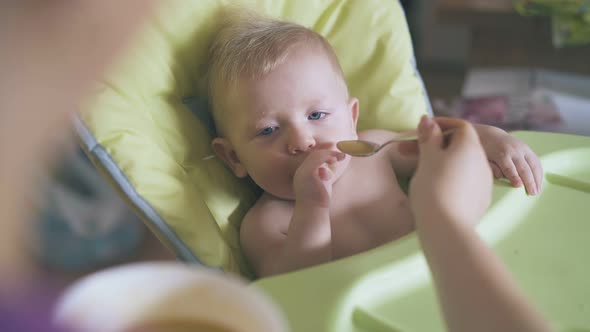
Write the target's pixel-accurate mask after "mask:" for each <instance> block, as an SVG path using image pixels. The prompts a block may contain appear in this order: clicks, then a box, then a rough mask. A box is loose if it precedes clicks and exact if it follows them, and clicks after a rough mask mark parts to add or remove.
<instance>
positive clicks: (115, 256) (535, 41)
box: [31, 0, 590, 287]
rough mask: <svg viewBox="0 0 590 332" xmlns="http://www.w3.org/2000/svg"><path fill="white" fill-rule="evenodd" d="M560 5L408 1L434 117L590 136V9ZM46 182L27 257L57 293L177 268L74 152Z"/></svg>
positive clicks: (508, 0)
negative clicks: (149, 267)
mask: <svg viewBox="0 0 590 332" xmlns="http://www.w3.org/2000/svg"><path fill="white" fill-rule="evenodd" d="M560 2H561V1H555V0H545V1H544V0H536V1H535V0H528V1H527V0H522V1H520V0H516V1H512V0H438V1H435V0H402V1H401V3H402V5H403V6H404V9H405V11H406V15H407V18H408V23H409V27H410V31H411V34H412V38H413V43H414V49H415V54H416V60H417V65H418V69H419V71H420V73H421V75H422V77H423V79H424V82H425V85H426V88H427V90H428V93H429V97H430V100H431V103H432V105H433V109H434V112H435V114H438V115H452V116H457V117H462V118H465V119H468V120H470V121H473V122H478V123H486V124H492V125H496V126H499V127H502V128H504V129H507V130H544V131H555V132H564V133H575V134H580V135H590V60H589V59H590V9H589V8H590V3H589V2H590V1H578V2H575V1H573V2H575V3H576V5H570V6H563V5H561V4H560ZM573 2H572V1H569V3H573ZM40 173H42V174H43V175H41V176H43V177H44V181H45V183H47V186H46V190H45V191H44V192H42V193H36V195H41V196H43V197H42V198H43V199H41V200H37V199H33V198H32V200H31V201H32V202H41V203H36V204H34V206H33V208H35V209H36V210H37V211H38V215H39V217H38V219H37V220H35V228H36V230H37V233H38V236H39V241H38V244H37V245H35V247H32V248H31V250H32V251H34V252H36V253H37V257H39V262H40V266H41V270H42V271H44V272H45V273H46V274H47V275H49V276H51V277H52V279H53V280H55V282H56V283H57V285H58V287H60V286H67V285H68V284H70V283H71V282H72V281H74V280H76V279H77V278H79V277H81V276H84V275H86V274H88V273H90V272H93V271H96V270H97V269H100V268H104V267H107V266H112V265H116V264H121V263H128V262H135V261H143V260H174V259H175V258H174V256H173V255H172V254H171V253H170V252H169V251H167V250H166V249H165V248H164V246H163V245H162V244H161V243H159V242H158V240H157V239H155V238H154V237H153V235H151V233H150V232H149V231H148V230H147V229H146V228H145V226H144V225H143V224H142V223H141V222H139V221H138V219H137V218H136V217H135V216H134V215H133V214H132V213H131V212H130V211H129V210H128V209H127V208H126V206H125V205H124V204H123V202H122V201H120V199H119V198H118V196H117V195H116V194H115V193H114V192H113V191H112V190H111V188H110V186H109V185H108V184H107V183H105V181H104V180H103V178H102V177H101V176H100V175H99V174H98V173H97V171H96V170H95V169H94V168H93V166H92V165H91V163H90V162H89V161H88V160H87V159H86V157H85V156H84V154H83V153H82V152H81V151H80V150H79V149H78V148H76V147H72V148H71V149H70V150H69V152H68V153H67V154H66V155H64V156H63V158H62V160H61V161H60V162H59V163H58V164H57V165H55V167H54V168H53V169H52V170H51V171H49V172H47V171H45V172H40Z"/></svg>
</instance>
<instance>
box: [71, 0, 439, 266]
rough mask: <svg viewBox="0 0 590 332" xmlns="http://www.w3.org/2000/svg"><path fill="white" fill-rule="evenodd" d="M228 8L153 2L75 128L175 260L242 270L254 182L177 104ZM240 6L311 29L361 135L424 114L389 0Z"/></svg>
mask: <svg viewBox="0 0 590 332" xmlns="http://www.w3.org/2000/svg"><path fill="white" fill-rule="evenodd" d="M226 3H228V1H213V0H199V1H186V0H176V1H170V0H169V1H163V2H162V8H161V9H160V10H159V11H158V13H157V14H156V15H155V17H153V18H152V19H151V20H150V21H149V22H148V24H147V25H146V27H145V29H143V30H142V32H141V33H140V35H139V37H138V39H137V40H136V41H135V42H134V43H133V45H132V47H131V48H130V50H129V51H128V52H127V53H126V54H125V56H124V57H123V59H122V61H121V62H120V63H118V65H117V66H115V68H114V70H113V71H112V72H111V73H109V74H108V75H107V77H105V78H104V79H103V80H102V81H101V82H99V84H98V90H97V95H96V98H94V99H93V100H92V101H91V102H90V103H89V104H88V105H86V106H84V107H83V110H82V112H81V117H80V118H81V119H82V122H78V129H79V131H80V133H81V137H82V139H83V142H84V144H83V146H84V147H85V149H86V150H87V152H89V155H90V156H91V158H92V159H93V161H94V162H95V164H97V166H98V167H99V168H100V169H101V170H102V171H103V173H104V174H106V176H107V177H109V178H110V180H111V182H113V183H115V184H116V185H117V186H118V188H119V190H120V192H121V193H123V195H124V196H125V197H126V198H127V200H128V201H130V202H131V205H132V206H133V207H134V208H135V210H136V211H137V212H139V213H140V214H141V216H142V217H143V219H144V221H145V222H146V224H147V225H148V226H150V228H151V229H152V230H153V231H154V232H155V233H156V235H158V237H159V238H160V239H161V240H163V241H164V243H166V244H167V245H168V246H169V247H170V248H171V249H172V250H174V251H175V252H176V253H177V255H178V256H179V257H180V258H182V259H184V260H195V258H196V257H198V259H199V260H200V261H202V262H204V263H205V264H207V265H210V266H216V267H220V268H222V269H224V270H226V271H232V272H236V273H240V274H243V275H245V276H249V275H250V271H249V269H248V267H247V264H246V263H245V260H244V257H243V256H242V254H241V252H240V247H239V237H238V232H239V226H240V221H241V219H242V216H243V215H244V213H245V212H246V211H247V209H248V207H249V206H250V205H251V204H252V203H253V202H254V201H255V199H256V190H255V189H254V186H252V185H251V184H249V183H248V182H247V181H241V180H238V179H235V178H234V177H233V175H232V174H231V173H230V172H229V171H228V170H227V169H225V167H224V166H223V165H222V163H221V162H220V161H219V160H218V159H216V158H213V159H204V158H206V157H207V156H210V155H212V154H213V152H212V150H211V148H210V145H209V143H210V140H211V136H210V134H209V132H208V130H206V128H205V127H204V125H203V124H202V123H201V122H200V121H199V120H198V118H197V117H195V115H194V114H193V113H191V111H190V110H189V109H188V108H187V107H186V106H185V105H184V104H183V99H184V98H186V97H194V96H201V97H202V96H204V91H205V90H204V87H205V85H204V83H205V82H204V73H205V71H206V68H205V66H204V64H205V63H206V54H207V49H208V46H209V43H210V40H211V38H212V35H213V33H214V31H215V26H216V22H217V21H218V18H219V16H218V15H219V14H220V8H221V6H222V5H223V4H226ZM245 4H246V6H248V7H250V8H252V9H254V10H257V11H259V12H262V13H264V14H267V15H270V16H275V17H282V18H284V19H286V20H290V21H295V22H298V23H300V24H303V25H305V26H308V27H311V28H312V29H314V30H316V31H318V32H319V33H321V34H322V35H324V36H326V37H327V38H328V40H329V41H330V42H331V43H332V45H333V46H334V48H335V49H336V52H337V54H338V56H339V58H340V61H341V64H342V67H343V69H344V72H345V76H346V79H347V81H348V84H349V88H350V91H351V94H352V95H353V96H356V97H358V98H359V99H360V112H361V113H360V120H359V129H361V130H362V129H366V128H377V127H380V128H387V129H391V130H405V129H410V128H414V127H415V126H416V124H417V122H418V119H419V117H420V116H421V115H422V114H425V113H427V112H428V102H427V101H426V96H425V92H424V89H423V86H422V81H421V80H420V78H419V76H418V75H417V72H416V70H415V68H414V65H413V50H412V46H411V41H410V36H409V33H408V29H407V25H406V20H405V16H404V13H403V10H402V8H401V7H400V5H399V3H398V2H397V1H394V0H390V1H382V0H372V1H358V0H348V1H346V0H339V1H334V0H306V1H300V0H291V1H287V0H251V1H245Z"/></svg>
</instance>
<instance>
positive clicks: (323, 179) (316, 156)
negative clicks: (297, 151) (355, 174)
mask: <svg viewBox="0 0 590 332" xmlns="http://www.w3.org/2000/svg"><path fill="white" fill-rule="evenodd" d="M344 157H345V155H344V153H342V152H339V151H333V150H327V149H318V150H315V151H313V152H311V153H310V154H309V155H308V156H307V158H305V160H304V161H303V163H302V164H301V165H300V166H299V168H297V171H296V172H295V176H294V177H293V186H294V190H295V199H296V200H297V201H304V202H310V203H311V204H314V205H319V206H323V207H328V206H329V205H330V197H331V195H332V183H333V182H334V180H333V173H332V166H333V165H334V164H336V163H337V162H338V161H341V160H342V159H344Z"/></svg>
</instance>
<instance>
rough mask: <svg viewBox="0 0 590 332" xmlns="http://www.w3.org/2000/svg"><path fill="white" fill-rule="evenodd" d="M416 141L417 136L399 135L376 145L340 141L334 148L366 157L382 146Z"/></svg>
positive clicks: (449, 131) (356, 141) (360, 141)
mask: <svg viewBox="0 0 590 332" xmlns="http://www.w3.org/2000/svg"><path fill="white" fill-rule="evenodd" d="M454 131H455V129H448V130H445V131H443V132H442V135H443V136H447V135H448V134H450V133H452V132H454ZM416 140H418V135H417V134H410V135H401V136H398V137H396V138H394V139H391V140H389V141H387V142H385V143H383V144H377V143H374V142H369V141H363V140H350V141H340V142H338V143H336V147H337V148H338V150H340V151H341V152H344V153H346V154H349V155H351V156H354V157H368V156H372V155H374V154H375V153H377V152H379V150H381V149H383V147H384V146H386V145H388V144H390V143H394V142H405V141H416Z"/></svg>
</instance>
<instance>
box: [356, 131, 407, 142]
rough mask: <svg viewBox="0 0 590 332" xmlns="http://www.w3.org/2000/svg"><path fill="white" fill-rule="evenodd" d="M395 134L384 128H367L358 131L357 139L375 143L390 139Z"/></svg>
mask: <svg viewBox="0 0 590 332" xmlns="http://www.w3.org/2000/svg"><path fill="white" fill-rule="evenodd" d="M396 135H397V133H396V132H394V131H390V130H385V129H369V130H363V131H360V132H358V136H359V139H362V140H366V141H371V142H376V143H379V142H384V141H386V140H389V139H392V138H393V137H395V136H396Z"/></svg>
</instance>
